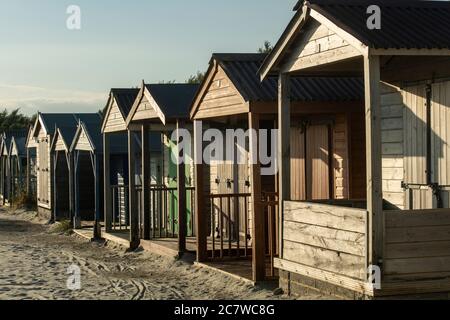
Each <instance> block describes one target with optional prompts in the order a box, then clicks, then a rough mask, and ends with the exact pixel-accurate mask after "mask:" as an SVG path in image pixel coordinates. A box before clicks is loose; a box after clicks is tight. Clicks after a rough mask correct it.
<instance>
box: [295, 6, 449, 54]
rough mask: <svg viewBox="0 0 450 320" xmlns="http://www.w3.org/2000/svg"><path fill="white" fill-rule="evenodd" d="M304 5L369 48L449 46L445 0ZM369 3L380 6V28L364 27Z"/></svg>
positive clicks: (447, 47) (433, 47)
mask: <svg viewBox="0 0 450 320" xmlns="http://www.w3.org/2000/svg"><path fill="white" fill-rule="evenodd" d="M302 4H303V1H301V2H300V3H299V4H298V5H297V7H296V8H299V7H300V6H301V5H302ZM306 5H307V6H309V7H310V8H311V9H314V10H315V11H317V12H319V13H321V14H322V15H324V16H325V17H327V18H328V19H329V20H331V21H332V22H334V23H335V24H336V25H337V26H338V27H340V28H342V29H343V30H345V31H347V32H348V33H350V34H352V35H353V36H354V37H356V38H357V39H358V40H360V41H361V42H362V43H364V44H365V45H367V46H369V47H372V48H376V49H389V48H393V49H400V48H406V49H449V48H450V32H449V30H450V2H448V1H419V0H408V1H399V0H310V1H307V2H306ZM370 5H378V6H379V7H380V9H381V30H369V28H367V18H368V17H369V14H367V8H368V7H369V6H370Z"/></svg>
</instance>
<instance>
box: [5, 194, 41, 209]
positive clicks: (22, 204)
mask: <svg viewBox="0 0 450 320" xmlns="http://www.w3.org/2000/svg"><path fill="white" fill-rule="evenodd" d="M36 205H37V204H36V199H35V197H29V196H28V195H27V192H26V191H22V192H20V193H19V195H17V196H15V197H14V198H13V201H12V206H11V208H12V209H13V210H18V209H26V210H34V209H36Z"/></svg>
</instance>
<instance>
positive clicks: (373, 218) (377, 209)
mask: <svg viewBox="0 0 450 320" xmlns="http://www.w3.org/2000/svg"><path fill="white" fill-rule="evenodd" d="M364 80H365V103H366V158H367V211H368V215H367V241H366V249H367V267H369V266H371V265H378V266H380V267H381V263H382V259H383V241H384V240H383V236H382V235H383V232H384V227H383V224H384V222H383V195H382V169H381V168H382V167H381V109H380V57H379V56H370V55H369V56H366V57H364Z"/></svg>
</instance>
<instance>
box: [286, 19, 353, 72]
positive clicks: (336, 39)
mask: <svg viewBox="0 0 450 320" xmlns="http://www.w3.org/2000/svg"><path fill="white" fill-rule="evenodd" d="M309 21H310V22H309V23H308V24H307V25H306V26H305V27H304V28H303V30H304V33H303V34H302V36H301V40H298V41H296V42H297V43H296V44H294V45H293V47H292V53H291V54H290V57H293V58H292V59H291V60H287V61H286V62H285V64H284V67H283V68H282V69H283V71H286V72H294V71H297V70H299V69H300V68H307V67H309V66H311V67H312V66H315V65H317V64H318V62H319V61H320V63H325V62H326V63H332V62H334V61H338V60H343V59H349V58H353V57H358V56H360V55H361V54H360V53H359V52H358V51H357V50H356V49H354V48H353V47H352V46H351V45H350V44H349V43H348V42H346V41H345V40H344V39H342V38H341V37H340V36H338V35H337V34H336V33H334V32H333V31H331V30H330V29H328V28H327V27H325V26H324V25H321V24H320V23H319V22H317V21H315V20H313V19H310V20H309Z"/></svg>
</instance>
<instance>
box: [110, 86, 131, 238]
mask: <svg viewBox="0 0 450 320" xmlns="http://www.w3.org/2000/svg"><path fill="white" fill-rule="evenodd" d="M138 93H139V89H133V88H114V89H111V91H110V94H109V99H108V102H107V106H106V111H105V116H104V117H103V123H102V134H103V159H104V165H103V169H104V173H103V175H104V208H105V232H106V233H113V232H118V233H123V232H125V233H126V232H129V214H128V212H129V210H128V154H127V152H125V153H123V154H122V155H112V154H111V141H112V140H114V139H119V140H125V143H124V145H125V149H126V151H128V146H127V143H128V142H127V141H128V140H127V139H128V138H127V137H128V135H127V125H126V118H127V117H128V114H129V112H130V110H131V108H132V106H133V103H134V101H135V100H136V97H137V95H138ZM135 139H136V140H137V141H136V143H140V142H139V139H138V137H135ZM138 157H139V156H137V157H136V158H138Z"/></svg>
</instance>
